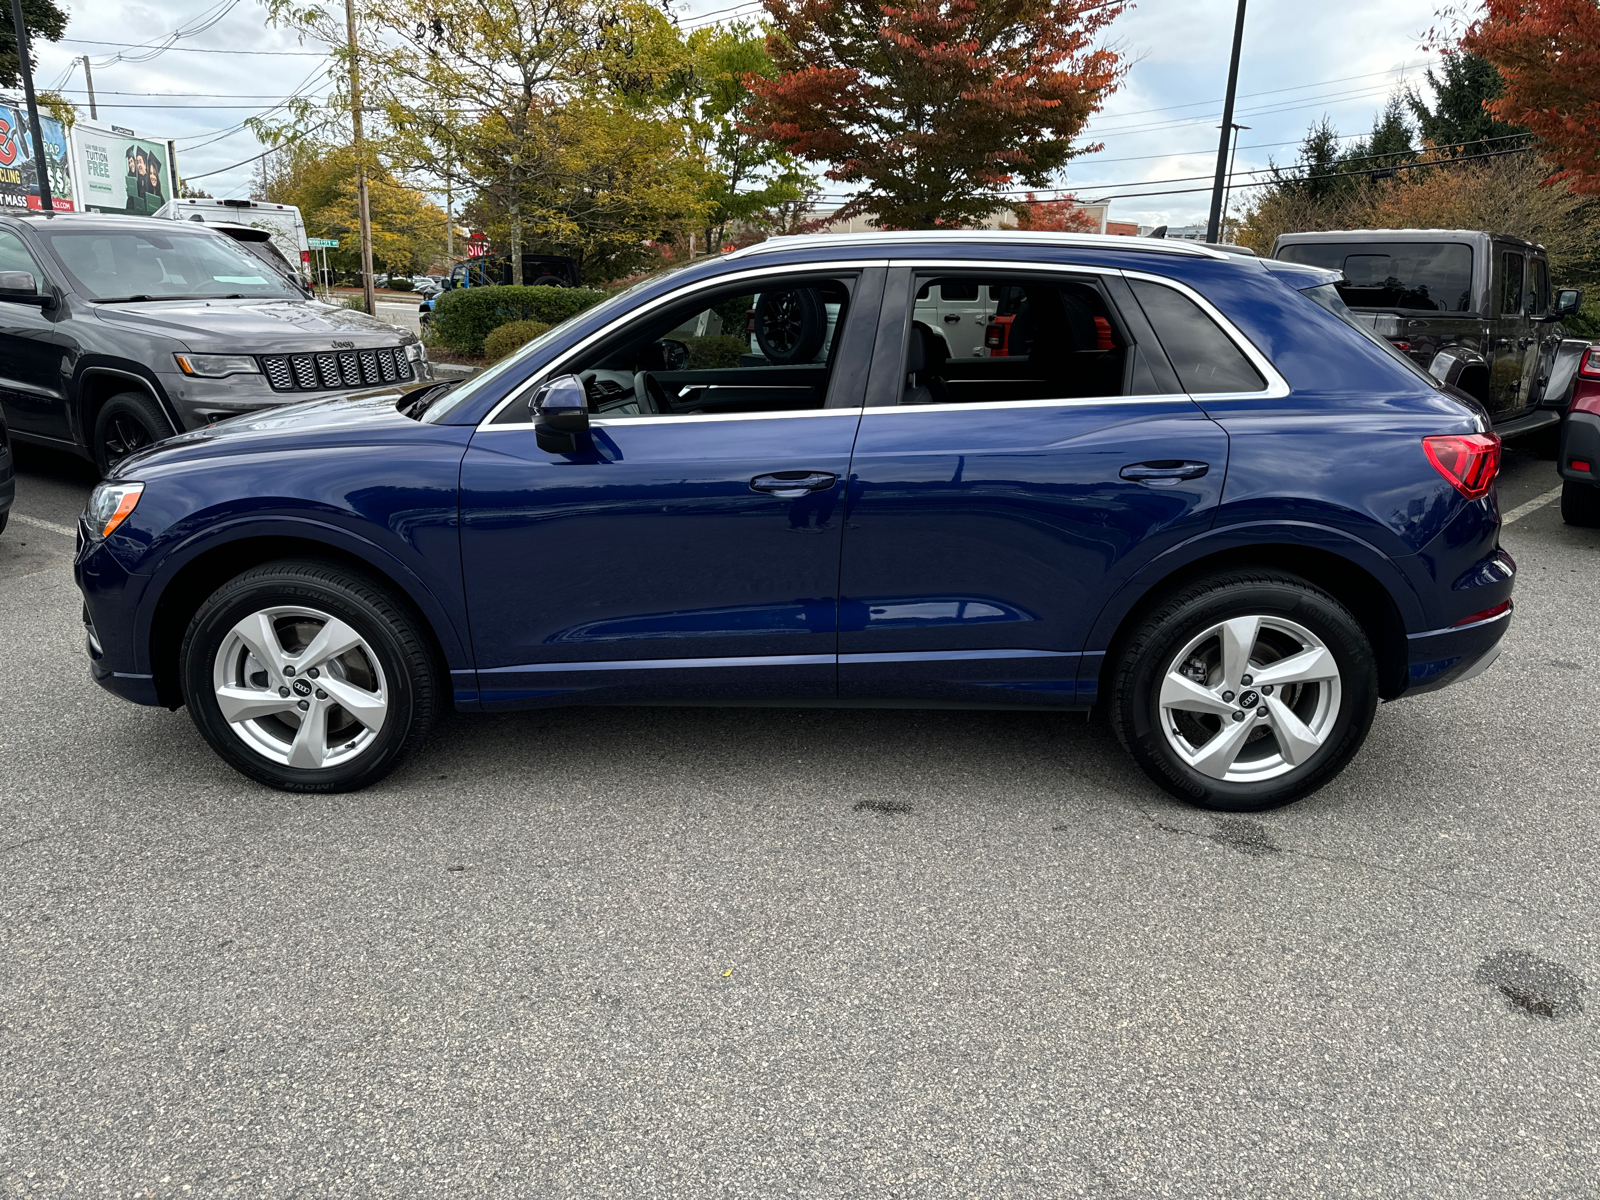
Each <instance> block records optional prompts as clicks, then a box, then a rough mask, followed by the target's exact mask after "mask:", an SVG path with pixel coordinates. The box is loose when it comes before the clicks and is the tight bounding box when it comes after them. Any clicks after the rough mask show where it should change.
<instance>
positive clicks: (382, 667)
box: [179, 559, 443, 792]
mask: <svg viewBox="0 0 1600 1200" xmlns="http://www.w3.org/2000/svg"><path fill="white" fill-rule="evenodd" d="M282 608H289V609H302V610H311V611H312V612H315V613H321V614H326V615H327V616H330V617H335V618H337V619H338V620H340V621H343V622H344V623H345V624H347V625H348V626H349V627H350V628H351V629H353V630H354V631H355V633H356V634H357V635H359V637H360V638H361V639H362V641H363V642H364V645H363V646H362V647H360V649H359V650H357V651H355V653H357V654H359V655H361V656H362V658H361V659H360V660H359V661H361V662H367V661H368V659H367V658H366V656H367V655H368V654H369V652H370V655H371V658H372V659H375V660H376V666H377V668H378V670H379V671H381V675H378V676H377V677H376V678H377V682H378V684H379V686H378V688H377V689H376V690H377V691H381V692H382V693H383V694H384V698H385V703H386V710H385V712H384V715H383V718H382V723H381V725H380V727H379V728H378V729H376V730H364V728H363V727H362V726H361V725H360V723H359V722H357V721H355V720H354V718H353V717H352V716H351V714H350V712H348V711H346V710H344V709H342V708H340V707H339V706H338V705H337V703H336V700H337V697H335V698H334V702H329V697H328V696H327V695H325V694H324V693H322V691H321V690H320V687H317V690H316V691H315V697H316V701H321V702H323V703H324V704H325V707H326V715H325V717H324V719H325V721H326V722H327V724H326V726H325V729H326V733H325V735H324V737H323V739H322V741H323V746H324V748H325V749H326V751H327V752H329V753H330V754H332V755H334V756H337V754H339V753H341V752H343V753H349V752H350V750H351V748H352V747H358V749H357V752H355V753H353V754H351V756H350V757H348V758H347V759H345V760H343V761H339V762H336V763H333V764H330V765H328V766H324V767H317V768H302V767H296V766H290V765H287V763H286V762H279V761H276V760H275V759H274V758H270V757H268V756H267V754H266V753H263V752H262V751H261V750H259V749H257V748H256V746H254V745H252V744H251V743H250V742H248V741H247V740H246V734H245V733H244V732H241V731H239V730H238V729H236V728H235V727H234V726H232V725H230V724H229V723H228V720H227V719H226V718H225V717H224V716H223V714H222V709H221V707H220V706H219V703H218V699H217V690H216V684H215V672H217V671H218V670H219V667H218V664H217V658H218V655H219V654H221V653H225V652H227V650H228V648H229V646H230V645H236V643H234V642H233V634H232V632H231V631H232V630H233V629H234V628H235V626H236V625H237V624H238V623H239V622H241V621H243V620H245V619H246V618H248V617H250V616H251V615H252V614H255V613H259V612H261V611H263V610H266V609H282ZM297 619H298V618H294V617H290V618H279V620H280V621H287V622H289V624H288V625H287V626H280V628H285V629H286V630H295V629H300V628H302V627H300V626H296V625H294V624H293V622H294V621H295V620H297ZM286 636H289V637H291V638H292V636H293V635H292V633H289V634H286ZM279 648H280V649H288V643H287V642H285V640H284V639H283V637H280V642H279ZM305 648H306V647H304V646H302V647H301V649H302V650H304V649H305ZM246 661H247V662H248V661H250V660H246ZM344 661H346V662H349V661H350V660H349V659H348V657H346V658H345V660H344ZM305 665H306V666H307V667H309V666H310V664H309V663H307V664H305ZM369 665H370V663H369ZM179 669H180V673H181V676H182V680H183V696H184V700H185V701H186V703H187V704H188V706H189V713H190V716H191V717H192V718H193V719H194V723H195V725H196V727H197V728H198V729H199V730H200V733H201V735H202V736H204V738H205V739H206V741H208V742H210V743H211V747H212V749H214V750H215V751H216V752H217V753H218V754H219V755H221V756H222V758H223V759H224V761H226V762H227V763H228V765H229V766H231V767H233V768H234V769H235V770H236V771H238V772H239V773H240V774H242V775H246V776H248V777H249V778H251V779H254V780H256V781H257V782H259V783H264V784H266V785H267V786H268V787H273V788H278V789H279V790H281V791H289V792H351V791H356V790H357V789H359V788H363V787H366V786H367V785H368V784H371V783H375V782H376V781H377V780H379V779H381V778H383V777H384V776H385V775H387V774H388V773H389V772H390V771H392V770H394V769H395V767H397V766H398V765H399V764H400V763H401V762H402V761H404V759H405V758H406V757H407V756H408V755H410V754H411V753H412V752H414V751H415V750H416V749H417V748H418V747H420V746H421V745H422V744H423V743H424V742H425V741H426V740H427V737H428V733H429V731H430V729H431V728H432V726H433V724H434V721H435V719H436V717H437V715H438V709H439V705H440V704H441V702H442V696H443V692H442V690H441V688H440V686H439V684H438V674H437V671H436V669H435V666H434V663H433V660H432V657H431V656H430V654H429V651H428V646H427V642H426V640H425V639H424V637H423V635H422V633H421V632H420V630H419V629H418V627H417V623H416V621H415V619H414V618H413V617H412V616H411V615H410V613H409V612H408V610H407V609H406V607H405V606H404V605H403V604H401V603H400V602H399V601H398V600H396V599H395V597H394V596H393V595H391V594H390V593H389V591H388V590H387V589H385V588H384V587H382V586H380V585H379V584H377V583H375V582H373V581H372V580H370V579H367V578H365V577H364V576H361V575H359V574H357V573H356V572H354V571H351V570H349V569H348V568H346V567H342V566H334V565H330V564H328V563H321V562H316V561H306V560H295V559H284V560H280V561H278V562H271V563H266V564H264V565H263V566H259V567H255V568H253V569H251V570H249V571H245V572H244V573H243V574H241V575H238V576H236V577H234V578H233V579H231V580H229V581H228V582H227V583H225V584H223V586H222V587H220V588H218V589H217V591H216V592H215V593H213V594H212V596H211V597H210V598H209V599H208V600H206V602H205V603H204V604H202V605H201V606H200V610H199V611H198V612H197V613H195V615H194V619H193V620H192V621H190V623H189V628H188V631H187V632H186V633H185V634H184V638H183V646H182V648H181V650H180V651H179ZM220 669H221V670H223V671H224V672H226V670H227V669H228V668H227V666H226V664H224V666H223V667H222V668H220ZM325 669H329V670H330V674H331V668H325ZM358 669H359V666H358ZM313 674H315V672H310V671H301V672H300V679H299V680H291V679H281V680H278V681H277V682H279V683H294V684H296V685H298V684H299V683H300V682H306V683H309V682H310V680H309V678H308V676H309V675H313ZM262 677H265V672H262V673H261V675H260V676H258V677H257V679H258V686H259V679H260V678H262ZM241 682H242V681H241ZM268 682H269V683H270V682H272V681H271V680H270V679H269V680H268ZM323 682H326V679H324V680H323ZM341 682H343V683H346V684H349V683H350V682H351V678H350V677H348V676H346V677H344V678H342V679H341ZM357 682H358V683H362V682H363V681H359V680H358V681H357ZM366 682H370V680H368V681H366ZM313 686H316V685H313ZM330 686H331V685H330ZM268 690H274V689H268ZM262 694H263V695H265V694H266V693H265V692H263V693H262ZM316 701H313V700H312V698H311V696H309V695H308V697H307V702H316ZM295 703H299V702H298V701H295ZM290 715H291V716H292V715H293V714H290ZM267 724H268V722H266V721H263V722H257V727H256V728H255V729H254V730H253V731H252V732H253V734H254V735H255V736H257V737H258V738H261V740H262V741H263V742H265V741H266V740H267V739H266V738H265V737H263V736H262V735H263V730H262V728H261V727H262V726H265V725H267ZM276 724H277V725H281V726H283V727H284V729H283V732H284V733H285V734H292V733H293V731H294V726H292V725H290V724H289V722H287V721H282V720H277V721H276ZM341 728H347V729H348V730H350V731H351V732H350V733H349V736H350V737H351V739H352V740H351V741H350V742H349V743H348V744H346V745H343V746H341V745H331V746H330V745H328V744H327V743H328V740H329V739H330V738H332V739H334V740H336V741H337V740H339V739H342V738H343V737H344V736H345V733H343V732H340V730H341ZM265 732H267V733H270V732H271V730H270V729H268V730H266V731H265ZM369 734H370V738H369V739H368V741H367V744H366V745H365V746H358V743H359V741H360V739H361V738H363V737H368V735H369ZM273 744H274V745H276V743H273ZM292 744H293V743H292V742H285V743H284V746H283V747H282V748H283V749H285V750H287V749H288V747H289V746H290V745H292Z"/></svg>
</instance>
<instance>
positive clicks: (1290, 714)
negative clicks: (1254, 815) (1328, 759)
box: [1157, 616, 1340, 783]
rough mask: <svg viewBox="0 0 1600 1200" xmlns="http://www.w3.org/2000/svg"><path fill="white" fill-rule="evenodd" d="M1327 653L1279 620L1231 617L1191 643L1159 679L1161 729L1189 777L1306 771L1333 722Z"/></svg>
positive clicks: (1333, 683)
mask: <svg viewBox="0 0 1600 1200" xmlns="http://www.w3.org/2000/svg"><path fill="white" fill-rule="evenodd" d="M1339 701H1340V676H1339V667H1338V664H1337V663H1336V662H1335V661H1334V657H1333V654H1332V652H1331V651H1330V650H1329V649H1328V647H1327V646H1326V645H1324V644H1323V642H1322V640H1321V639H1320V638H1318V637H1317V635H1316V634H1314V633H1312V632H1311V631H1310V630H1309V629H1307V628H1306V627H1305V626H1303V625H1300V624H1298V623H1297V622H1294V621H1290V620H1288V619H1286V618H1284V617H1277V616H1246V617H1234V618H1232V619H1230V620H1226V621H1221V622H1219V623H1218V624H1216V625H1213V626H1211V627H1210V628H1208V629H1206V630H1205V631H1203V632H1202V633H1200V634H1198V635H1197V636H1195V637H1193V638H1191V639H1190V640H1189V642H1188V644H1187V645H1185V646H1184V647H1183V649H1182V650H1180V651H1179V652H1178V653H1177V654H1176V655H1175V656H1174V657H1173V659H1172V661H1171V662H1170V663H1169V664H1168V665H1167V669H1166V671H1165V673H1164V675H1163V676H1162V679H1161V689H1160V696H1159V699H1158V701H1157V704H1158V707H1159V710H1160V724H1161V729H1162V732H1163V734H1164V735H1165V736H1166V739H1167V743H1168V745H1169V746H1171V748H1172V749H1173V750H1174V751H1175V752H1176V753H1177V755H1178V757H1179V758H1181V759H1182V760H1183V761H1184V762H1185V763H1187V764H1188V765H1189V766H1190V767H1192V768H1193V769H1194V770H1196V771H1199V772H1200V773H1201V774H1203V775H1209V776H1210V777H1211V778H1213V779H1219V780H1223V781H1225V782H1228V783H1258V782H1261V781H1263V780H1267V779H1273V778H1275V777H1277V776H1279V775H1284V774H1287V773H1288V772H1290V771H1292V770H1294V769H1295V768H1296V767H1300V766H1303V765H1305V764H1306V763H1307V762H1309V761H1310V760H1311V758H1312V757H1313V756H1314V755H1315V754H1316V753H1317V751H1319V750H1321V749H1322V747H1323V745H1324V744H1325V743H1326V742H1327V740H1328V737H1329V735H1330V734H1331V733H1332V732H1333V727H1334V724H1335V722H1336V721H1337V720H1338V717H1339Z"/></svg>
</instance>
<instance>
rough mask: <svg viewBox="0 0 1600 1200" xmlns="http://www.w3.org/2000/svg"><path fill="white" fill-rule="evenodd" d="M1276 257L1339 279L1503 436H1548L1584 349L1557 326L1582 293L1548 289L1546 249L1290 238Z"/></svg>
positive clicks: (1416, 236)
mask: <svg viewBox="0 0 1600 1200" xmlns="http://www.w3.org/2000/svg"><path fill="white" fill-rule="evenodd" d="M1272 255H1273V257H1274V258H1280V259H1283V260H1284V261H1286V262H1295V263H1305V264H1307V265H1309V266H1314V267H1326V268H1328V269H1330V270H1334V271H1340V272H1342V273H1343V274H1344V282H1343V283H1340V284H1338V285H1337V288H1338V292H1339V295H1340V297H1341V298H1342V299H1343V300H1344V302H1345V304H1347V305H1348V306H1349V307H1350V309H1351V310H1352V311H1353V312H1354V313H1355V314H1356V315H1357V316H1358V317H1360V318H1361V319H1362V320H1363V321H1364V322H1366V323H1367V324H1369V325H1370V326H1371V327H1372V330H1373V332H1374V333H1376V334H1378V336H1380V337H1383V338H1387V339H1388V340H1389V341H1390V342H1392V343H1393V344H1394V345H1395V346H1396V347H1397V348H1398V349H1400V350H1403V351H1405V352H1406V353H1407V354H1409V355H1410V356H1411V358H1412V359H1413V360H1415V361H1416V362H1417V363H1418V365H1420V366H1421V367H1423V368H1424V369H1425V370H1427V371H1429V372H1430V373H1431V374H1432V375H1433V376H1434V377H1435V378H1436V379H1439V380H1440V381H1442V382H1444V383H1448V384H1454V385H1455V386H1456V387H1458V388H1460V389H1461V390H1462V391H1464V392H1466V393H1468V394H1469V395H1471V396H1472V397H1473V398H1474V399H1476V400H1477V401H1478V402H1479V403H1480V404H1482V405H1483V407H1484V408H1485V409H1486V410H1487V411H1488V413H1489V416H1490V419H1491V420H1492V421H1493V422H1494V427H1495V430H1496V432H1498V433H1499V434H1500V435H1501V436H1502V437H1516V436H1518V435H1521V434H1531V433H1543V432H1544V431H1548V433H1550V434H1553V433H1554V432H1555V430H1556V428H1557V426H1558V424H1559V422H1560V420H1561V414H1562V413H1563V412H1564V411H1565V410H1566V407H1567V402H1568V401H1569V400H1570V398H1571V392H1572V379H1573V375H1574V374H1575V372H1576V369H1577V363H1578V359H1579V358H1580V357H1581V356H1582V354H1583V351H1584V350H1585V349H1587V348H1588V345H1589V343H1588V342H1586V341H1581V340H1576V339H1571V338H1568V337H1567V330H1566V327H1565V326H1564V325H1563V324H1562V323H1561V318H1562V317H1565V316H1569V315H1570V314H1572V313H1574V312H1576V311H1577V310H1578V308H1579V306H1580V305H1581V304H1582V302H1583V294H1582V293H1581V292H1579V291H1576V290H1572V289H1564V290H1561V291H1557V292H1555V293H1554V294H1552V293H1551V289H1550V260H1549V258H1548V256H1547V255H1546V254H1545V251H1544V247H1543V246H1540V245H1538V244H1537V243H1535V242H1530V241H1527V240H1525V239H1523V238H1519V237H1512V236H1511V235H1510V234H1503V233H1482V232H1479V231H1476V230H1468V229H1355V230H1332V231H1326V232H1321V233H1284V234H1279V235H1278V240H1277V241H1276V242H1275V243H1273V247H1272Z"/></svg>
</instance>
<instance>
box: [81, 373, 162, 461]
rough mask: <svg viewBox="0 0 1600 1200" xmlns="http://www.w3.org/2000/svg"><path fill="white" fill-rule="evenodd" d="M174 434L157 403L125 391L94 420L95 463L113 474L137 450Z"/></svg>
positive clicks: (104, 406)
mask: <svg viewBox="0 0 1600 1200" xmlns="http://www.w3.org/2000/svg"><path fill="white" fill-rule="evenodd" d="M171 434H172V427H171V426H170V425H169V424H168V423H167V418H166V416H165V415H164V414H163V413H162V411H161V410H160V409H159V408H157V407H156V402H155V401H154V400H152V399H150V397H149V396H146V395H143V394H141V393H139V392H123V393H121V394H120V395H117V396H113V397H111V399H109V400H107V401H106V402H105V403H104V404H102V405H101V406H100V411H99V412H98V413H97V414H96V415H95V419H94V446H93V450H94V463H95V466H97V467H99V468H100V474H101V475H103V476H105V475H110V474H111V472H112V470H113V469H114V468H115V467H116V465H117V464H118V463H119V462H121V461H122V460H123V459H125V458H127V457H128V455H130V454H132V453H133V452H134V451H135V450H143V449H144V448H145V447H146V446H153V445H155V443H157V442H159V441H160V440H161V439H162V438H164V437H169V436H170V435H171Z"/></svg>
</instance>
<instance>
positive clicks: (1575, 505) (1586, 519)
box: [1561, 479, 1600, 529]
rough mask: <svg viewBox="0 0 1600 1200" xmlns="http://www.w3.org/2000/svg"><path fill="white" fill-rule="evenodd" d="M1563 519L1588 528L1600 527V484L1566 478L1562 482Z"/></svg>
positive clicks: (1571, 523)
mask: <svg viewBox="0 0 1600 1200" xmlns="http://www.w3.org/2000/svg"><path fill="white" fill-rule="evenodd" d="M1561 519H1562V520H1563V521H1565V522H1566V523H1567V524H1568V525H1581V526H1583V527H1584V528H1586V529H1594V528H1596V527H1600V484H1597V483H1576V482H1574V481H1573V480H1571V479H1568V480H1565V481H1564V482H1563V483H1562V484H1561Z"/></svg>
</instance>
